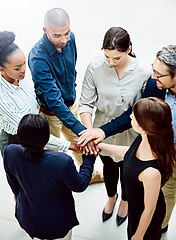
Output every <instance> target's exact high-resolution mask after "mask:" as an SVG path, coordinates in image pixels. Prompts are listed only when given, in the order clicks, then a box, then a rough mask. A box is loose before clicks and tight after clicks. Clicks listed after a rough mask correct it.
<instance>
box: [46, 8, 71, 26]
mask: <svg viewBox="0 0 176 240" xmlns="http://www.w3.org/2000/svg"><path fill="white" fill-rule="evenodd" d="M69 20H70V19H69V16H68V14H67V12H66V11H65V10H63V9H62V8H52V9H50V10H49V11H48V12H47V13H46V14H45V19H44V24H45V27H47V28H48V27H49V26H50V25H51V24H53V25H54V26H56V27H64V26H65V25H66V24H67V22H68V21H69Z"/></svg>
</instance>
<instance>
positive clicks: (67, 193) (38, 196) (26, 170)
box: [4, 144, 95, 239]
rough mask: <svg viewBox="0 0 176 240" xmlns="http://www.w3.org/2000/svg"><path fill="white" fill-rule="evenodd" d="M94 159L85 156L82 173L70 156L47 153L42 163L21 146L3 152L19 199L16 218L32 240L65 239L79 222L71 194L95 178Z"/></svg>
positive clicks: (12, 187) (13, 187) (9, 178)
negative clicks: (39, 239)
mask: <svg viewBox="0 0 176 240" xmlns="http://www.w3.org/2000/svg"><path fill="white" fill-rule="evenodd" d="M94 162H95V157H94V156H85V155H83V164H82V165H81V167H80V171H79V173H78V172H77V170H76V167H75V165H74V163H73V160H72V158H71V157H70V156H68V155H67V154H65V153H62V152H53V151H51V150H44V154H43V157H42V159H41V160H40V161H39V162H34V161H31V160H29V158H27V157H26V156H25V155H24V153H23V148H22V147H21V145H14V144H12V145H9V146H7V147H6V148H5V151H4V168H5V171H6V175H7V180H8V183H9V185H10V187H11V189H12V191H13V193H14V194H15V196H16V199H17V201H16V210H15V216H16V218H17V219H18V221H19V224H20V226H21V227H22V228H23V229H24V230H25V231H26V232H27V233H28V234H29V235H30V236H31V237H32V238H33V237H38V238H42V239H43V238H47V239H55V238H63V237H64V236H65V235H66V234H67V233H68V231H69V230H70V229H72V228H73V227H74V226H75V225H78V224H79V222H78V220H77V217H76V213H75V207H74V199H73V196H72V191H74V192H82V191H84V190H85V189H86V188H87V186H88V184H89V182H90V180H91V176H92V171H93V165H94Z"/></svg>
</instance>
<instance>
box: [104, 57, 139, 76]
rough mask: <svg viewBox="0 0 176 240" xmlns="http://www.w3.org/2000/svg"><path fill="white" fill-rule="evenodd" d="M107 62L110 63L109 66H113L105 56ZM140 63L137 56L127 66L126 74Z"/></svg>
mask: <svg viewBox="0 0 176 240" xmlns="http://www.w3.org/2000/svg"><path fill="white" fill-rule="evenodd" d="M105 62H106V64H107V65H108V67H109V68H111V66H110V64H109V63H108V61H107V60H106V57H105ZM137 63H138V59H137V58H134V60H133V61H132V63H131V64H130V65H129V66H127V68H126V69H125V72H124V74H126V73H128V72H132V71H133V70H134V68H135V67H136V65H137ZM111 69H114V68H111Z"/></svg>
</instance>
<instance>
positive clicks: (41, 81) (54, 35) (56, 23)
mask: <svg viewBox="0 0 176 240" xmlns="http://www.w3.org/2000/svg"><path fill="white" fill-rule="evenodd" d="M44 25H45V26H44V27H43V31H44V34H43V37H42V39H40V40H39V42H37V43H36V44H35V45H34V47H33V48H32V50H31V52H30V53H29V57H28V64H29V68H30V70H31V74H32V79H33V81H34V86H35V93H36V98H37V102H38V104H39V107H40V113H41V114H43V115H44V116H45V117H46V118H47V120H48V123H49V126H50V133H51V134H53V135H54V136H56V137H60V134H61V132H62V134H63V135H64V137H65V138H66V140H67V141H70V142H75V139H76V138H77V136H76V135H78V134H79V133H80V132H81V131H82V130H84V129H85V127H84V126H83V125H82V124H81V123H80V122H79V121H78V119H77V118H78V112H77V104H76V102H75V100H76V89H75V86H76V83H75V81H76V70H75V65H76V58H77V53H76V44H75V37H74V34H73V33H72V32H71V31H70V19H69V16H68V14H67V13H66V12H65V11H64V10H63V9H61V8H53V9H51V10H49V11H48V12H47V13H46V15H45V19H44ZM73 158H74V159H75V160H76V162H77V164H78V166H80V165H81V163H82V155H81V154H78V153H75V152H73ZM94 182H103V176H102V173H99V172H97V171H96V172H94V173H93V177H92V180H91V183H94Z"/></svg>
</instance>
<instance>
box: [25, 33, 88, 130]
mask: <svg viewBox="0 0 176 240" xmlns="http://www.w3.org/2000/svg"><path fill="white" fill-rule="evenodd" d="M76 58H77V54H76V44H75V37H74V34H73V33H71V35H70V39H69V40H68V42H67V44H66V46H65V47H64V48H63V49H62V51H58V50H57V49H56V48H55V47H54V45H53V44H52V43H51V42H50V41H49V40H48V38H47V36H46V34H44V35H43V38H42V39H40V40H39V41H38V42H37V43H36V44H35V45H34V47H33V48H32V50H31V52H30V53H29V57H28V64H29V68H30V70H31V74H32V79H33V81H34V86H35V93H36V97H37V102H38V104H39V105H40V107H42V108H44V109H45V110H47V111H51V112H53V113H54V114H55V115H56V116H57V117H58V118H59V119H60V121H62V123H63V124H64V125H65V126H66V127H67V128H69V129H71V130H72V131H73V132H74V133H76V134H78V133H79V132H81V131H82V130H84V129H85V127H84V126H83V125H82V124H81V123H80V122H79V121H78V120H77V119H76V118H75V117H74V115H73V114H72V112H71V111H70V109H69V107H70V106H71V105H73V103H74V102H75V99H76V90H75V87H76V84H75V80H76V70H75V65H76Z"/></svg>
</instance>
